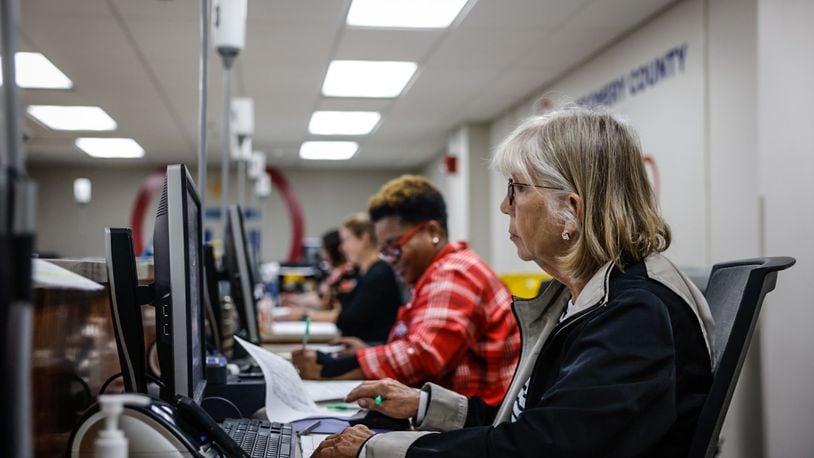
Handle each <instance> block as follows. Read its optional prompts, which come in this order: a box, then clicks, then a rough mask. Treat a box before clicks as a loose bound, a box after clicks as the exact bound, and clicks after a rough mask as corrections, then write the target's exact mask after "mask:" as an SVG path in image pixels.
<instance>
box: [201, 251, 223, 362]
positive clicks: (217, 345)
mask: <svg viewBox="0 0 814 458" xmlns="http://www.w3.org/2000/svg"><path fill="white" fill-rule="evenodd" d="M203 264H204V266H203V268H204V284H205V285H206V288H204V293H205V295H204V299H205V301H204V304H205V305H206V321H207V338H208V339H211V345H212V347H213V348H214V349H215V350H217V351H219V352H220V351H222V348H223V330H224V326H223V304H222V301H221V298H220V288H219V287H218V280H219V278H220V272H219V271H218V267H217V264H216V263H215V249H214V247H213V246H212V244H211V243H206V244H204V247H203Z"/></svg>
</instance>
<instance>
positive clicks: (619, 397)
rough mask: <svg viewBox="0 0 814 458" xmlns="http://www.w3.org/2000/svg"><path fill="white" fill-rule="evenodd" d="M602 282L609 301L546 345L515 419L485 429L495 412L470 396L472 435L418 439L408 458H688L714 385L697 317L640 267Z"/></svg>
mask: <svg viewBox="0 0 814 458" xmlns="http://www.w3.org/2000/svg"><path fill="white" fill-rule="evenodd" d="M606 283H607V294H606V298H607V301H606V302H605V301H600V302H598V303H596V304H594V305H592V306H590V307H587V308H585V309H583V310H581V311H580V312H579V313H577V314H576V315H574V316H570V317H567V318H566V319H565V320H563V321H562V322H560V323H559V324H558V325H557V326H556V327H555V328H554V331H553V332H552V334H551V336H550V337H549V338H548V339H547V340H546V342H545V344H544V346H543V348H542V350H541V351H540V353H539V356H538V357H537V360H536V362H535V363H534V369H533V371H532V375H531V379H530V385H529V390H528V394H527V401H526V409H525V411H524V413H523V414H522V415H521V416H520V417H519V419H518V420H517V421H516V422H514V423H511V422H503V423H500V424H499V425H497V426H480V425H491V423H492V421H493V419H494V418H495V415H496V413H497V409H496V408H493V407H489V406H487V405H486V404H484V403H483V402H481V401H480V400H479V399H470V400H469V402H468V411H467V418H466V426H467V427H466V428H463V429H459V430H455V431H450V432H445V433H441V434H429V435H425V436H422V437H420V438H418V439H417V440H416V441H415V442H413V443H412V445H411V446H410V448H409V449H408V450H407V454H406V456H407V457H409V458H421V457H430V456H432V457H437V456H444V457H468V458H469V457H583V456H602V457H637V456H658V457H673V456H686V454H687V451H688V449H689V445H690V441H691V438H692V434H693V431H694V429H695V425H696V422H697V420H698V415H699V413H700V409H701V406H702V404H703V402H704V399H705V397H706V394H707V392H708V391H709V387H710V384H711V383H712V374H711V368H710V358H709V353H708V350H707V346H706V343H705V340H704V336H703V334H702V331H701V326H700V325H699V318H698V316H696V315H695V313H694V312H693V310H692V309H691V308H690V306H689V305H688V303H687V302H686V301H685V300H683V299H682V298H681V297H679V296H678V295H677V294H676V293H675V292H673V291H672V290H670V289H668V288H667V287H666V286H665V285H663V284H662V283H659V282H657V281H655V280H653V279H650V278H648V275H647V270H646V268H645V265H644V264H637V265H633V266H630V267H628V268H627V269H625V271H624V272H621V271H620V270H619V269H618V268H613V270H612V271H611V272H610V275H609V276H608V277H607V280H606ZM552 287H554V288H564V287H563V286H562V285H560V284H555V285H553V286H552Z"/></svg>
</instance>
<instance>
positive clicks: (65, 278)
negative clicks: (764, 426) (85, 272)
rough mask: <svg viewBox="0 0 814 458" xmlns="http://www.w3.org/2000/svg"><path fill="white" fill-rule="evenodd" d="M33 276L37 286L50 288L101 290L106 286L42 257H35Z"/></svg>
mask: <svg viewBox="0 0 814 458" xmlns="http://www.w3.org/2000/svg"><path fill="white" fill-rule="evenodd" d="M33 261H34V263H33V266H32V267H33V269H32V270H33V271H34V274H33V277H34V285H35V286H44V287H49V288H61V289H76V290H80V291H101V290H103V289H105V287H104V286H102V285H100V284H98V283H96V282H94V281H91V280H88V279H87V278H85V277H83V276H81V275H79V274H76V273H73V272H71V271H70V270H68V269H64V268H62V267H59V266H58V265H56V264H51V263H50V262H48V261H44V260H42V259H33Z"/></svg>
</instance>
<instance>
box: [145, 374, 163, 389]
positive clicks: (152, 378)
mask: <svg viewBox="0 0 814 458" xmlns="http://www.w3.org/2000/svg"><path fill="white" fill-rule="evenodd" d="M147 378H148V379H150V381H151V382H153V383H155V384H156V385H158V386H159V387H160V388H166V387H167V385H166V384H164V381H163V380H161V379H160V378H158V377H156V376H155V375H153V374H147Z"/></svg>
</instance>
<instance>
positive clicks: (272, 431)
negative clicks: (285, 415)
mask: <svg viewBox="0 0 814 458" xmlns="http://www.w3.org/2000/svg"><path fill="white" fill-rule="evenodd" d="M221 427H222V428H223V430H224V431H226V434H228V435H229V436H230V437H231V438H232V439H234V441H235V442H237V443H238V444H239V445H240V448H242V449H243V450H244V451H246V453H248V454H249V456H251V457H252V458H266V457H269V458H290V457H295V456H296V455H297V453H296V451H297V443H296V439H297V435H296V434H294V430H293V429H292V427H291V425H289V424H283V423H270V422H268V421H264V420H252V419H249V418H241V419H234V418H227V419H226V420H224V421H223V424H222V425H221Z"/></svg>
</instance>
